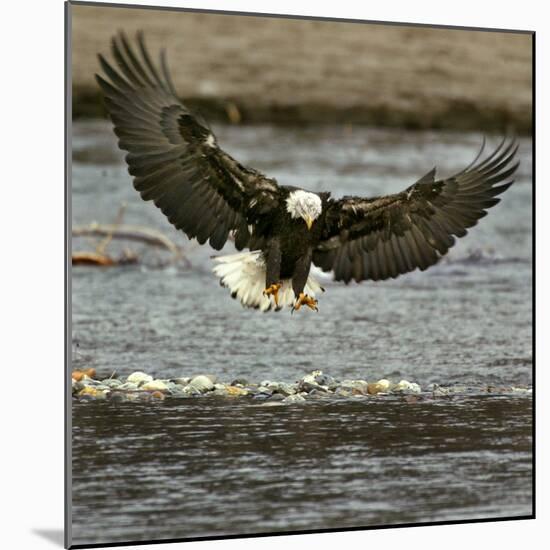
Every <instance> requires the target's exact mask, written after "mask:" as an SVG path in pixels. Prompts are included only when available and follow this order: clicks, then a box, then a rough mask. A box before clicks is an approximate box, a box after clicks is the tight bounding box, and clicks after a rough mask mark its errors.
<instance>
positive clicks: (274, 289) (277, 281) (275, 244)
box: [263, 238, 283, 308]
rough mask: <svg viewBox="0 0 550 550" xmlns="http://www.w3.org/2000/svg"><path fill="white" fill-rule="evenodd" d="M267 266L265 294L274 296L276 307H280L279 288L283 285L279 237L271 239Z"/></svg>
mask: <svg viewBox="0 0 550 550" xmlns="http://www.w3.org/2000/svg"><path fill="white" fill-rule="evenodd" d="M264 254H265V256H266V262H265V263H266V268H265V290H264V292H263V294H264V296H268V297H270V296H273V298H274V300H275V307H277V308H278V307H279V290H280V288H281V287H282V286H283V285H282V283H281V246H280V243H279V239H277V238H275V239H271V241H270V242H269V245H268V248H267V250H266V251H265V252H264Z"/></svg>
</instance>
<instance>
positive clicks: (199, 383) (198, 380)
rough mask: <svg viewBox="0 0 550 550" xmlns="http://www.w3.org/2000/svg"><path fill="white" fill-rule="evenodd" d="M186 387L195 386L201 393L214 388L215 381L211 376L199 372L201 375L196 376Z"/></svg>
mask: <svg viewBox="0 0 550 550" xmlns="http://www.w3.org/2000/svg"><path fill="white" fill-rule="evenodd" d="M186 387H187V388H193V389H194V390H196V391H198V392H199V393H206V392H207V391H211V390H213V389H214V382H213V381H212V379H211V378H210V377H208V376H205V375H204V374H199V376H195V378H193V379H192V380H191V381H190V382H189V384H188V385H187V386H186Z"/></svg>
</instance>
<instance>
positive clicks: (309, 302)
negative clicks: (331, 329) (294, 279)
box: [291, 292, 319, 313]
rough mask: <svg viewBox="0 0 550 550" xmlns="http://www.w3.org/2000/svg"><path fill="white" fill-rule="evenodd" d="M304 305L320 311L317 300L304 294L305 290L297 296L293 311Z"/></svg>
mask: <svg viewBox="0 0 550 550" xmlns="http://www.w3.org/2000/svg"><path fill="white" fill-rule="evenodd" d="M302 306H307V307H308V308H309V309H312V310H314V311H319V308H318V307H317V300H316V299H315V298H312V297H311V296H308V295H307V294H304V293H303V292H300V296H298V298H296V301H295V302H294V305H293V306H292V311H291V313H294V310H296V311H298V310H299V309H300V308H301V307H302Z"/></svg>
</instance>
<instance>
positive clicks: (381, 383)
mask: <svg viewBox="0 0 550 550" xmlns="http://www.w3.org/2000/svg"><path fill="white" fill-rule="evenodd" d="M390 387H391V382H390V381H389V380H386V379H385V378H383V379H382V380H378V382H374V383H371V384H367V393H368V394H369V395H377V394H379V393H388V391H389V389H390Z"/></svg>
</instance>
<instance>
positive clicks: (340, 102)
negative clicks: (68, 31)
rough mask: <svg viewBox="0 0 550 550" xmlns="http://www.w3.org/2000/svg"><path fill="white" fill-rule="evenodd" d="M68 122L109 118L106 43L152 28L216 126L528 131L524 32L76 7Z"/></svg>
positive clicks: (528, 61) (182, 88)
mask: <svg viewBox="0 0 550 550" xmlns="http://www.w3.org/2000/svg"><path fill="white" fill-rule="evenodd" d="M72 11H73V26H72V29H73V36H72V52H73V53H72V76H73V115H74V117H75V118H78V117H97V116H105V112H104V109H103V106H102V102H101V97H100V94H99V90H98V88H97V86H96V84H95V81H94V73H96V72H97V71H98V68H99V67H98V62H97V57H96V55H97V53H98V52H102V53H104V54H107V53H108V50H109V41H110V38H111V36H112V35H113V34H114V33H116V32H117V31H118V30H124V31H125V32H126V33H127V34H128V36H129V37H131V38H133V37H134V35H135V32H136V31H137V30H138V29H142V30H144V31H145V34H146V38H147V41H148V44H149V48H150V49H151V52H152V54H153V55H154V56H156V54H157V52H158V51H159V49H160V48H162V47H164V48H166V49H167V53H168V63H169V66H170V69H171V71H172V73H173V76H174V81H175V84H176V88H177V90H178V92H179V93H180V94H181V96H182V97H184V98H185V100H186V103H187V104H188V105H189V106H190V107H191V108H194V109H199V110H200V111H201V112H202V113H203V114H204V115H205V116H206V117H207V119H209V120H211V121H224V122H227V121H233V122H243V123H270V124H308V123H321V124H334V123H337V124H344V125H346V124H347V125H352V124H353V125H363V124H366V125H374V126H386V127H401V128H408V129H439V128H444V129H448V130H479V131H482V132H497V133H502V132H504V131H505V130H509V131H514V132H517V133H522V134H527V133H529V132H530V131H531V100H532V97H531V79H532V74H531V66H532V57H531V56H532V39H531V36H530V35H528V34H518V33H500V32H480V31H462V30H449V29H434V28H418V27H404V26H390V25H379V24H378V25H375V24H360V23H337V22H331V21H312V20H294V19H279V18H269V17H254V16H234V15H225V14H223V15H222V14H218V15H214V14H205V13H190V12H173V11H166V10H165V11H155V10H143V9H125V8H106V7H96V6H72Z"/></svg>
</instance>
